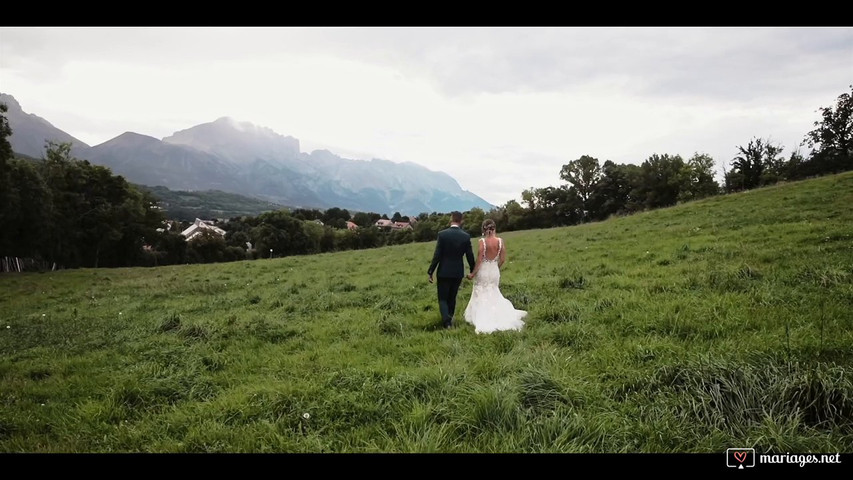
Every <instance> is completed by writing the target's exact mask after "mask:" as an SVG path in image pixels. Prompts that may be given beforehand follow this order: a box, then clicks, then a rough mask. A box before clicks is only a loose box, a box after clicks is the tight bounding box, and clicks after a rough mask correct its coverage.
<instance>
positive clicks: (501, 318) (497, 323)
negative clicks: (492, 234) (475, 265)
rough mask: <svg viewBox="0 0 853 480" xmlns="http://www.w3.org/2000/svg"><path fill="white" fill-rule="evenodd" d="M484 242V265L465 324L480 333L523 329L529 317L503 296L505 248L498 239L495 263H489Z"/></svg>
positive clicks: (469, 303) (469, 302)
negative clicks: (501, 286)
mask: <svg viewBox="0 0 853 480" xmlns="http://www.w3.org/2000/svg"><path fill="white" fill-rule="evenodd" d="M480 240H481V241H482V242H483V258H481V259H480V262H482V264H481V265H480V269H479V270H477V276H476V277H474V288H473V289H472V290H471V299H470V300H469V301H468V306H467V307H466V308H465V321H466V322H468V323H471V324H473V325H474V329H475V331H476V332H477V333H491V332H497V331H500V330H521V327H523V326H524V322H523V321H522V320H521V319H522V318H524V317H525V316H526V315H527V312H526V311H524V310H516V309H515V307H514V306H513V305H512V302H510V301H509V300H507V299H506V298H504V296H503V295H502V294H501V290H500V284H501V270H500V268H498V258H500V253H501V248H502V246H503V244H502V242H501V239H500V238H499V239H498V253H497V255H495V257H494V258H493V259H491V260H486V258H485V257H486V253H485V252H486V246H485V240H484V239H482V238H481V239H480Z"/></svg>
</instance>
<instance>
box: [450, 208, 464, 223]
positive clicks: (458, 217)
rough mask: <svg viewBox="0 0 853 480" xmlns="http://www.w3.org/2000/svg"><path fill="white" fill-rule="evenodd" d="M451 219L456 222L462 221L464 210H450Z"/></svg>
mask: <svg viewBox="0 0 853 480" xmlns="http://www.w3.org/2000/svg"><path fill="white" fill-rule="evenodd" d="M450 221H451V222H454V223H462V212H457V211H456V210H454V211H452V212H450Z"/></svg>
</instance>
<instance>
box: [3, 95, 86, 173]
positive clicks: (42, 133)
mask: <svg viewBox="0 0 853 480" xmlns="http://www.w3.org/2000/svg"><path fill="white" fill-rule="evenodd" d="M0 103H5V104H6V107H8V110H7V111H6V119H7V120H9V126H10V127H12V136H11V137H9V139H8V140H9V143H10V144H11V145H12V151H13V152H15V153H20V154H23V155H27V156H29V157H33V158H42V157H44V151H45V150H44V146H45V141H47V140H52V141H55V142H57V143H71V147H72V149H71V151H72V153H73V154H75V155H77V154H79V153H83V152H85V151H86V150H87V149H88V148H89V145H86V143H85V142H82V141H80V140H78V139H76V138H74V137H72V136H71V135H69V134H67V133H65V132H63V131H62V130H60V129H58V128H56V127H54V126H53V125H51V123H50V122H48V121H47V120H45V119H43V118H41V117H39V116H37V115H33V114H31V113H25V112H24V110H23V109H22V108H21V104H19V103H18V101H17V100H15V97H13V96H11V95H7V94H5V93H0Z"/></svg>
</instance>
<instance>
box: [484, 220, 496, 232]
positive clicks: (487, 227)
mask: <svg viewBox="0 0 853 480" xmlns="http://www.w3.org/2000/svg"><path fill="white" fill-rule="evenodd" d="M495 228H496V227H495V221H494V220H492V219H491V218H487V219H486V220H485V221H484V222H483V235H486V234H488V233H489V232H490V231H491V232H494V231H495Z"/></svg>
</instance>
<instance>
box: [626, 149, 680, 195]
mask: <svg viewBox="0 0 853 480" xmlns="http://www.w3.org/2000/svg"><path fill="white" fill-rule="evenodd" d="M684 165H685V164H684V160H683V159H682V158H681V155H674V156H673V155H669V154H663V155H658V154H656V153H655V154H653V155H652V156H650V157H649V158H648V159H647V160H646V161H645V162H643V164H642V165H641V166H640V168H641V172H642V173H641V177H640V178H641V179H640V187H639V189H638V190H639V194H640V195H641V196H642V198H643V203H644V204H645V206H646V208H662V207H669V206H671V205H675V204H676V203H677V202H678V195H679V193H680V192H681V186H682V185H683V184H684Z"/></svg>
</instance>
